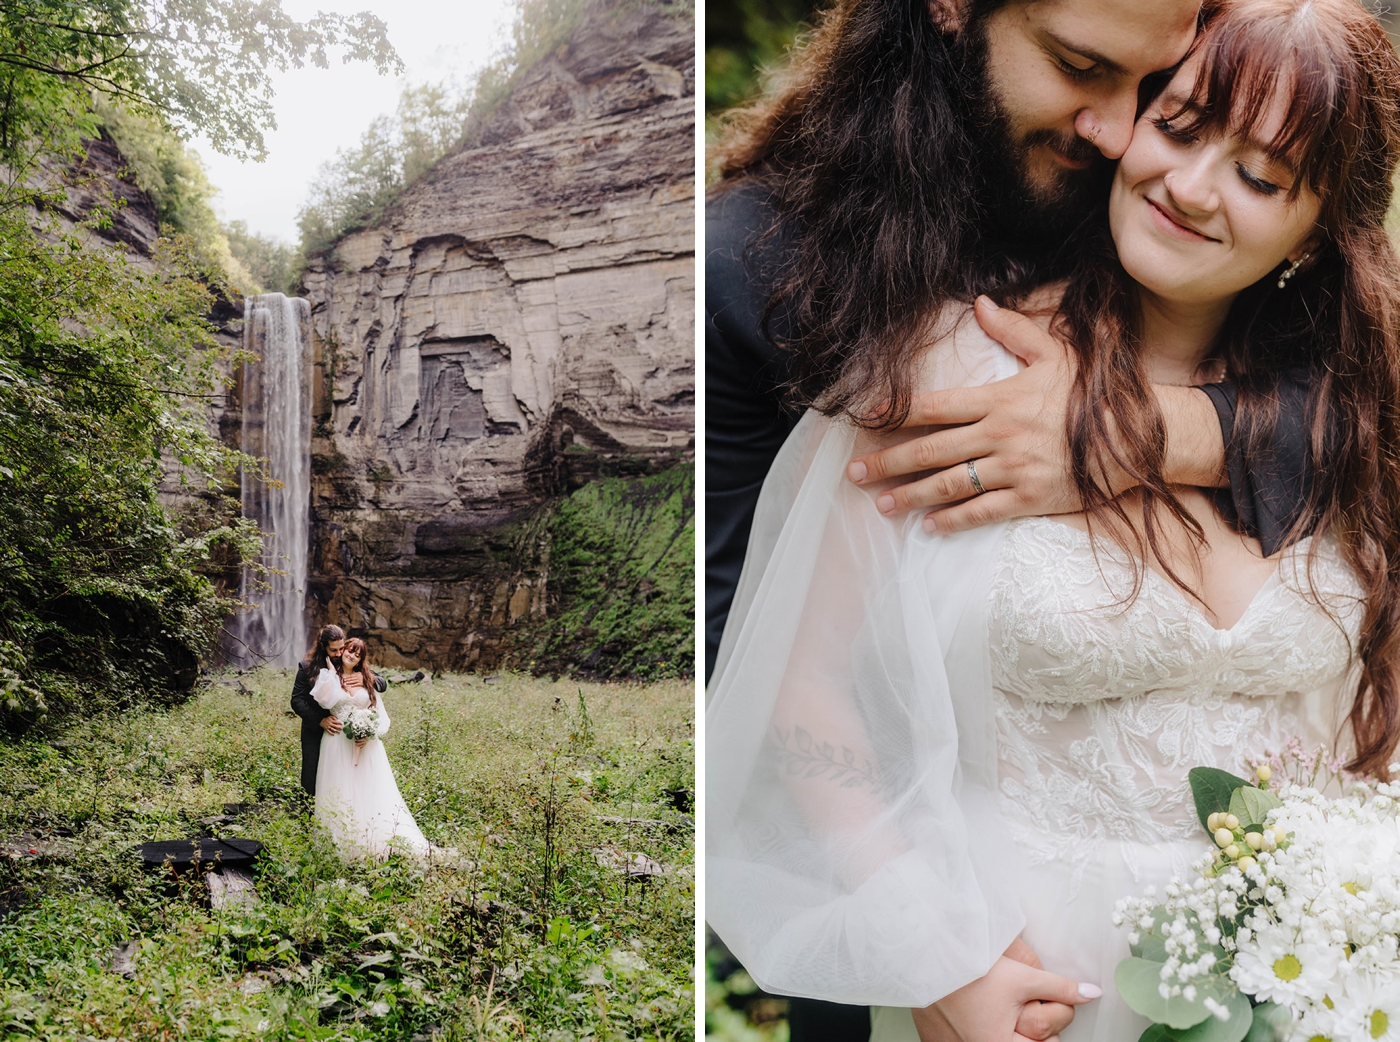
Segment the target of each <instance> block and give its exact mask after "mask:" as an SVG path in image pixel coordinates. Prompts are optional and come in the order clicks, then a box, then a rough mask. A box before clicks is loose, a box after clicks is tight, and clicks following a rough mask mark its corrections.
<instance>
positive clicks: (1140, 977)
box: [1113, 957, 1210, 1028]
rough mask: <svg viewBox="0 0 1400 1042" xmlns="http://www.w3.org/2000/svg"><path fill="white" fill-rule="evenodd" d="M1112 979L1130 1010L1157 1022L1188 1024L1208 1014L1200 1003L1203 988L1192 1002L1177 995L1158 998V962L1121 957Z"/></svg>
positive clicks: (1203, 1018)
mask: <svg viewBox="0 0 1400 1042" xmlns="http://www.w3.org/2000/svg"><path fill="white" fill-rule="evenodd" d="M1113 982H1114V983H1115V984H1117V985H1118V994H1120V995H1122V996H1123V1001H1124V1002H1126V1003H1127V1004H1128V1007H1129V1008H1130V1009H1131V1010H1132V1011H1133V1012H1134V1013H1138V1014H1140V1015H1142V1016H1144V1017H1146V1018H1147V1019H1148V1020H1151V1021H1155V1022H1156V1023H1158V1024H1165V1025H1167V1027H1170V1028H1190V1027H1195V1026H1196V1025H1197V1024H1199V1023H1200V1022H1201V1021H1203V1020H1205V1019H1206V1017H1209V1016H1210V1011H1209V1010H1207V1009H1206V1008H1205V1006H1203V1005H1202V1004H1201V999H1202V998H1203V997H1204V995H1205V992H1204V991H1203V992H1202V994H1201V995H1199V996H1197V1000H1196V1001H1195V1002H1187V1001H1186V1000H1185V999H1184V998H1182V997H1181V996H1179V995H1178V996H1176V997H1175V998H1170V999H1164V998H1162V995H1161V993H1160V992H1159V991H1158V990H1157V988H1158V986H1159V985H1160V984H1161V983H1162V964H1161V963H1160V962H1152V961H1150V960H1148V959H1139V958H1136V957H1133V958H1128V959H1124V960H1123V961H1122V962H1120V963H1119V964H1118V969H1117V970H1115V971H1114V974H1113Z"/></svg>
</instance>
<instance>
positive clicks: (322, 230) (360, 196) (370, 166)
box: [297, 85, 467, 256]
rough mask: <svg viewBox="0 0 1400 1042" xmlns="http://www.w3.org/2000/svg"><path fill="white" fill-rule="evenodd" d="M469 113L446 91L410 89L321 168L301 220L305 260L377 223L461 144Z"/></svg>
mask: <svg viewBox="0 0 1400 1042" xmlns="http://www.w3.org/2000/svg"><path fill="white" fill-rule="evenodd" d="M466 110H467V102H466V100H465V99H463V98H461V97H458V96H456V95H454V94H453V93H452V92H451V91H450V90H449V89H448V88H446V87H444V86H441V85H424V86H417V87H414V86H410V87H408V88H406V89H405V90H404V92H403V93H402V94H401V95H400V97H399V105H398V109H397V111H396V112H395V113H394V114H393V115H391V116H378V117H376V118H375V119H374V121H373V122H372V123H370V125H369V128H368V129H367V130H366V131H365V132H364V135H363V136H362V137H361V139H360V142H359V144H358V145H356V146H355V147H354V148H347V149H340V150H338V151H337V152H336V156H335V159H334V160H332V161H329V162H327V163H325V164H323V165H322V167H321V170H320V172H319V174H318V175H317V178H316V180H315V182H313V183H312V186H311V192H310V198H309V199H308V200H307V202H306V205H305V206H303V207H302V210H301V212H300V214H299V215H298V217H297V226H298V228H299V229H300V231H301V249H302V254H303V256H310V255H312V254H315V253H318V252H321V251H323V250H325V249H326V248H328V247H329V246H331V245H333V244H334V243H335V241H336V240H337V239H339V238H340V236H342V235H344V234H345V233H346V232H347V231H350V230H353V229H355V228H359V227H364V226H365V225H366V224H369V223H372V222H373V221H374V220H376V219H378V218H379V217H380V216H381V215H382V214H383V212H384V209H385V208H386V207H387V206H388V205H389V204H390V203H392V202H393V200H394V199H395V198H397V197H398V193H399V192H400V191H402V190H403V188H404V186H405V185H407V184H409V183H411V182H412V181H414V180H416V179H417V178H418V177H421V176H422V175H423V173H425V172H426V171H427V170H428V169H429V168H430V167H431V166H432V165H433V163H435V162H437V160H438V159H440V158H441V157H442V156H443V155H444V154H445V153H446V152H447V150H448V149H450V148H451V147H452V146H453V145H454V144H456V143H457V141H458V140H460V138H461V135H462V120H463V119H464V117H465V113H466Z"/></svg>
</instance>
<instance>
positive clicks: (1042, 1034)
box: [1016, 1002, 1074, 1042]
mask: <svg viewBox="0 0 1400 1042" xmlns="http://www.w3.org/2000/svg"><path fill="white" fill-rule="evenodd" d="M1073 1020H1074V1007H1073V1006H1067V1005H1065V1004H1064V1003H1063V1002H1027V1003H1026V1004H1025V1005H1024V1006H1022V1007H1021V1015H1020V1017H1018V1018H1017V1019H1016V1033H1017V1034H1018V1035H1025V1036H1026V1037H1027V1038H1029V1039H1034V1040H1035V1042H1045V1040H1046V1039H1048V1038H1050V1037H1051V1036H1052V1035H1058V1034H1059V1033H1060V1032H1061V1031H1063V1030H1064V1029H1065V1028H1067V1027H1069V1026H1070V1024H1071V1023H1072V1022H1073Z"/></svg>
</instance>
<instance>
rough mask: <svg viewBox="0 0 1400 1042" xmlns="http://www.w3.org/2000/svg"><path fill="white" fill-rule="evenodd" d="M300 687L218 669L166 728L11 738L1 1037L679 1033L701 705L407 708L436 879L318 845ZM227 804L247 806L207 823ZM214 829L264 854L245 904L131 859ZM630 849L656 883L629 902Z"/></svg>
mask: <svg viewBox="0 0 1400 1042" xmlns="http://www.w3.org/2000/svg"><path fill="white" fill-rule="evenodd" d="M391 675H392V673H391ZM290 688H291V678H290V675H289V674H287V673H285V672H280V671H271V670H265V671H261V672H257V673H252V674H246V675H235V674H232V673H229V674H214V675H212V676H210V677H209V678H208V684H207V686H206V687H205V688H204V689H203V690H202V691H201V692H200V693H199V694H198V695H197V696H196V697H195V698H193V699H192V700H191V701H189V702H187V703H186V704H184V705H182V706H180V707H178V708H176V709H173V710H168V711H155V710H139V711H133V712H130V713H128V714H126V715H124V716H121V717H117V718H111V717H107V718H103V719H96V718H95V719H92V720H89V721H86V722H80V723H78V724H76V725H73V726H70V727H69V728H67V730H66V731H65V732H64V733H62V734H60V735H56V736H55V735H49V736H46V737H45V738H44V739H43V740H39V739H27V740H21V741H10V742H0V793H3V794H4V796H5V799H4V800H3V802H0V844H3V853H0V1036H3V1037H6V1038H11V1037H18V1038H28V1037H37V1038H53V1039H69V1038H72V1039H85V1038H123V1039H139V1040H146V1039H176V1038H179V1039H211V1040H212V1039H230V1038H249V1039H252V1038H257V1039H264V1038H266V1039H370V1038H373V1039H403V1040H405V1042H410V1040H418V1042H423V1040H427V1039H432V1038H441V1039H453V1040H455V1039H473V1040H475V1039H495V1038H501V1039H505V1038H529V1039H542V1040H546V1042H583V1040H586V1039H597V1040H599V1042H602V1040H607V1039H613V1038H617V1039H621V1038H636V1039H651V1038H655V1039H680V1038H689V1037H691V1035H692V1032H693V1024H694V1015H695V1000H694V992H695V981H694V979H693V971H692V959H693V938H694V926H693V923H694V871H693V868H694V831H693V824H692V822H691V819H690V818H689V817H688V816H687V815H686V814H684V813H682V812H681V811H680V810H679V809H677V806H676V804H677V803H681V804H682V805H683V801H684V794H681V793H677V794H675V795H672V794H670V792H669V790H681V789H693V778H694V757H693V737H694V720H693V695H692V690H693V689H692V687H691V685H690V683H689V682H684V681H671V682H663V683H657V684H651V685H590V684H583V685H580V684H577V683H572V682H568V681H561V682H550V681H546V680H538V679H533V678H530V677H524V676H516V675H511V674H506V675H503V676H500V677H495V678H482V677H476V676H443V677H434V678H431V679H430V680H429V681H427V682H422V683H416V684H397V685H394V686H392V687H391V688H390V689H389V691H388V693H387V695H386V699H385V701H386V705H387V707H388V709H389V712H390V714H391V716H392V720H393V726H392V728H391V730H390V732H389V733H388V735H386V737H385V744H386V746H387V749H388V753H389V758H390V762H391V763H392V764H393V765H394V768H395V773H396V775H397V778H398V782H399V786H400V788H401V790H402V791H403V794H404V797H405V799H406V800H407V801H408V803H409V806H410V807H411V808H412V810H413V812H414V815H415V817H416V818H417V820H418V823H419V825H420V826H421V827H422V829H423V831H424V832H425V833H426V834H427V836H428V838H429V839H431V840H432V841H434V842H435V843H438V844H440V845H444V846H452V847H455V848H457V849H458V850H459V851H460V852H461V855H462V859H463V861H462V863H459V864H456V865H453V866H451V867H434V868H432V869H431V870H430V871H428V872H427V873H426V874H425V873H421V872H417V871H415V868H414V866H413V865H412V864H411V863H408V862H404V861H401V860H400V859H398V858H394V859H391V860H389V861H387V862H384V863H382V864H376V863H351V864H347V863H345V862H342V861H341V860H340V859H339V858H338V857H337V856H336V854H335V853H334V851H333V850H331V849H329V848H328V846H327V844H326V843H325V841H324V839H323V838H321V837H319V836H318V835H317V834H316V832H315V830H314V827H313V825H312V823H311V820H310V817H309V815H308V813H307V807H306V802H305V800H304V798H303V797H302V796H301V792H300V788H299V786H298V785H297V782H296V778H297V772H298V770H299V765H300V752H299V747H298V745H297V734H298V726H299V721H298V720H296V719H295V718H292V717H290V714H289V711H288V705H287V699H288V695H289V692H290ZM226 803H243V804H254V805H255V806H254V807H252V808H251V809H247V810H245V811H244V812H243V813H242V814H240V815H239V817H238V818H237V821H236V822H235V823H232V824H228V823H221V824H216V825H214V826H212V827H206V826H202V825H200V824H199V819H201V818H205V817H211V816H213V815H217V814H219V813H220V812H221V810H222V809H223V805H224V804H226ZM211 830H217V831H218V833H219V834H220V835H225V836H231V835H237V836H245V837H249V838H253V839H257V840H260V841H261V842H262V843H264V844H265V849H264V851H263V853H262V856H261V857H260V858H259V860H258V863H257V867H256V870H255V875H256V878H257V889H258V894H259V898H260V904H259V905H258V906H257V907H256V908H255V909H252V910H238V911H233V910H224V911H217V912H215V911H211V910H209V909H208V907H207V896H206V893H205V887H204V884H203V882H202V881H201V880H199V879H193V878H187V879H183V880H182V879H178V878H177V879H168V878H164V877H162V876H161V875H160V874H159V873H150V872H146V871H144V870H143V869H142V867H141V864H140V861H139V859H138V858H137V857H136V855H135V854H134V853H133V852H132V847H133V845H134V844H136V843H138V842H141V841H145V840H155V839H173V838H182V837H187V836H192V835H197V834H200V833H201V832H206V833H208V832H210V831H211ZM632 853H641V854H645V855H646V856H647V857H648V858H650V859H652V860H654V861H655V862H657V863H659V865H660V866H661V872H662V873H663V874H658V875H655V876H653V877H652V878H651V880H650V881H649V882H646V883H639V882H637V881H635V880H632V881H629V880H628V878H627V874H626V871H625V868H624V867H623V866H624V865H625V864H626V862H627V857H626V855H629V854H632ZM132 942H135V944H134V946H133V945H132ZM123 947H124V948H125V950H127V951H128V952H130V953H131V968H130V973H129V975H123V974H121V973H118V972H115V970H114V969H113V955H114V953H115V952H116V951H117V950H118V949H119V948H123ZM116 968H117V969H121V968H122V966H121V965H120V964H119V965H118V966H117V967H116Z"/></svg>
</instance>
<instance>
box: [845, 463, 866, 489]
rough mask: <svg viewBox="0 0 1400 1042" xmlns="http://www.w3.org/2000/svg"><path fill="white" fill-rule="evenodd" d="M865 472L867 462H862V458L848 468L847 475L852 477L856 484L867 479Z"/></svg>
mask: <svg viewBox="0 0 1400 1042" xmlns="http://www.w3.org/2000/svg"><path fill="white" fill-rule="evenodd" d="M865 473H866V471H865V464H864V463H862V462H860V460H856V462H854V463H852V464H851V465H850V466H849V467H847V468H846V477H848V478H850V479H851V480H852V481H854V482H855V483H856V484H860V483H861V482H862V481H864V480H865Z"/></svg>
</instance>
